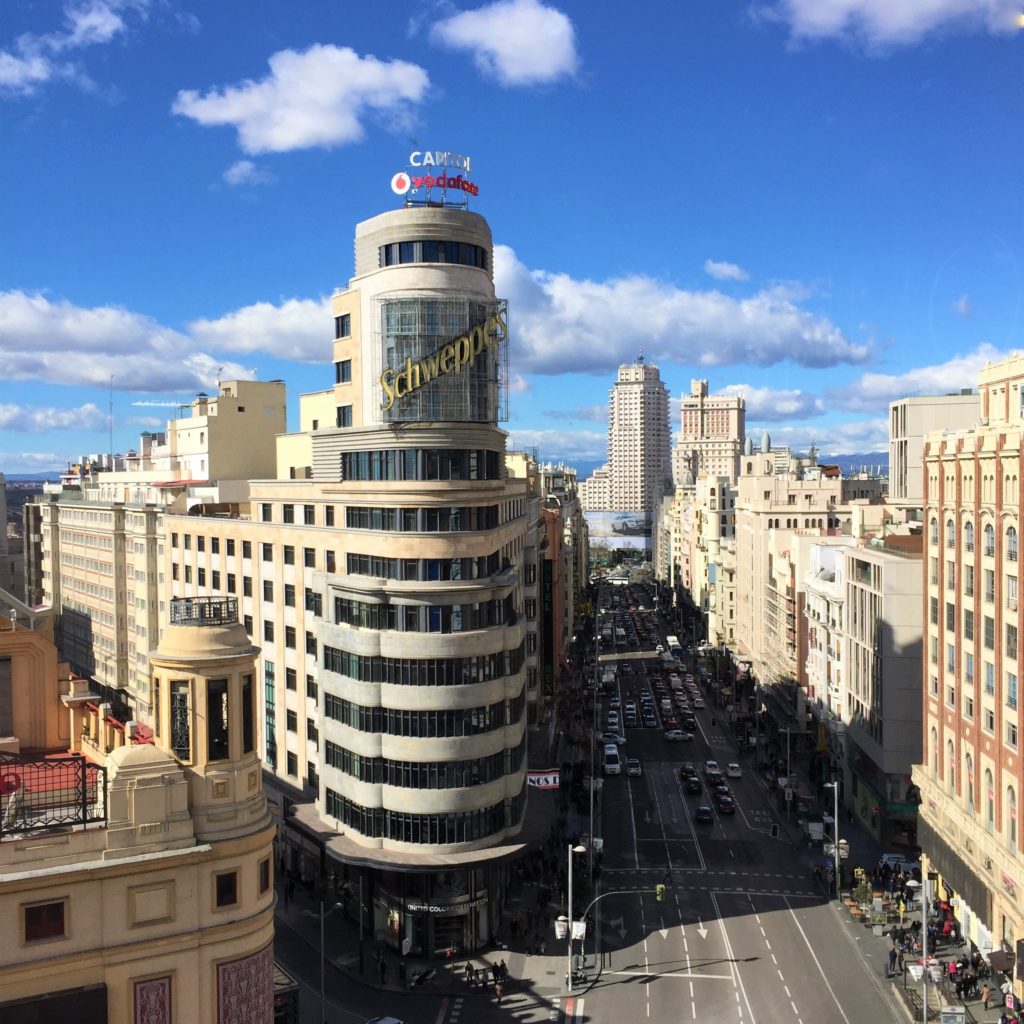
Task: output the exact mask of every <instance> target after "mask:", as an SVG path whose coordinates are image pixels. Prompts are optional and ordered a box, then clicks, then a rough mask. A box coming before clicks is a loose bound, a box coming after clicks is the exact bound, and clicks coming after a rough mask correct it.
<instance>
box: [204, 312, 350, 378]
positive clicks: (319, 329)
mask: <svg viewBox="0 0 1024 1024" xmlns="http://www.w3.org/2000/svg"><path fill="white" fill-rule="evenodd" d="M330 328H331V302H330V299H325V298H321V299H315V300H314V299H286V300H285V301H283V302H282V303H281V304H280V305H279V306H275V305H273V304H272V303H269V302H255V303H253V304H252V305H251V306H243V307H242V308H241V309H236V310H234V312H231V313H226V314H225V315H224V316H222V317H218V318H217V319H216V320H206V319H201V320H193V321H192V322H191V323H190V324H189V325H188V330H189V333H190V334H191V335H192V336H193V337H194V338H195V339H196V340H197V341H198V342H199V343H200V344H201V345H204V346H209V347H211V348H216V349H218V350H220V351H225V352H268V353H272V354H273V355H277V356H281V357H282V358H284V359H297V360H299V361H300V362H305V363H322V362H324V361H325V360H327V359H329V358H330V353H331V334H330Z"/></svg>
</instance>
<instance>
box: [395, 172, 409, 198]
mask: <svg viewBox="0 0 1024 1024" xmlns="http://www.w3.org/2000/svg"><path fill="white" fill-rule="evenodd" d="M411 188H412V179H411V178H410V177H409V175H408V174H406V173H405V171H399V172H398V173H397V174H395V175H393V176H392V178H391V191H392V192H394V193H395V195H396V196H404V195H405V193H406V192H408V191H409V189H411Z"/></svg>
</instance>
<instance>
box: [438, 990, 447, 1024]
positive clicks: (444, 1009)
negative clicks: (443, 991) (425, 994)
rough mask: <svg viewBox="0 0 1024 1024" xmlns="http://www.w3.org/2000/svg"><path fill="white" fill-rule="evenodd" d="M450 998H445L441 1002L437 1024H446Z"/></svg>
mask: <svg viewBox="0 0 1024 1024" xmlns="http://www.w3.org/2000/svg"><path fill="white" fill-rule="evenodd" d="M448 1001H449V1000H448V997H447V996H445V997H444V998H443V999H442V1000H441V1008H440V1009H439V1010H438V1011H437V1021H436V1022H435V1024H444V1019H445V1017H446V1016H447V1014H448Z"/></svg>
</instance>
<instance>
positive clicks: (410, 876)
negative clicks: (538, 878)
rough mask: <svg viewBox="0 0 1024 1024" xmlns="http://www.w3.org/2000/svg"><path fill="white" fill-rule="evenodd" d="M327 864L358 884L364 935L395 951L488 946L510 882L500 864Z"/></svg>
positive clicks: (426, 953) (438, 955) (453, 952)
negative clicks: (449, 867) (424, 869)
mask: <svg viewBox="0 0 1024 1024" xmlns="http://www.w3.org/2000/svg"><path fill="white" fill-rule="evenodd" d="M329 866H336V868H337V870H338V872H339V873H340V874H341V876H342V877H343V878H344V879H345V880H347V881H348V882H349V883H350V884H351V885H352V886H353V887H355V888H358V887H359V886H360V885H362V890H363V892H364V893H365V896H364V907H365V908H366V918H365V919H364V922H363V923H364V926H365V927H366V929H367V937H368V938H372V940H373V942H374V943H375V944H376V945H378V946H384V947H386V948H388V949H391V950H392V951H394V952H396V953H401V954H404V955H408V956H413V957H419V958H423V959H446V958H447V957H449V956H463V955H465V954H466V953H467V952H469V951H472V950H476V949H480V948H482V947H484V946H487V945H488V944H489V943H490V942H491V941H492V939H493V931H494V928H495V927H496V925H497V922H498V921H500V920H501V911H502V907H503V903H504V897H505V892H506V887H507V882H508V873H507V869H506V868H505V867H504V866H503V865H501V864H496V865H490V866H486V867H476V868H467V869H464V870H456V871H437V872H432V873H421V872H404V871H386V870H376V869H372V868H359V867H354V866H352V865H348V866H345V865H343V864H340V863H338V864H336V865H335V864H334V862H333V861H329ZM356 906H357V904H356ZM356 906H354V907H353V912H356Z"/></svg>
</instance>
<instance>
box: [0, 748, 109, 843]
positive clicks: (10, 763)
mask: <svg viewBox="0 0 1024 1024" xmlns="http://www.w3.org/2000/svg"><path fill="white" fill-rule="evenodd" d="M106 822H107V769H106V768H104V767H103V766H101V765H96V764H93V763H92V762H90V761H87V760H86V759H85V758H84V757H82V756H81V755H80V754H70V755H68V756H66V757H31V756H25V755H21V754H0V841H4V840H8V839H20V838H22V837H24V836H26V835H34V834H37V833H40V832H52V831H55V830H69V829H73V828H76V827H78V828H85V827H86V826H87V825H94V824H100V825H106Z"/></svg>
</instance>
